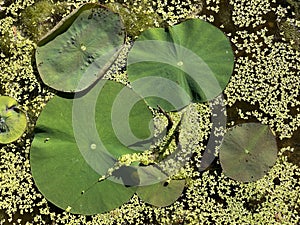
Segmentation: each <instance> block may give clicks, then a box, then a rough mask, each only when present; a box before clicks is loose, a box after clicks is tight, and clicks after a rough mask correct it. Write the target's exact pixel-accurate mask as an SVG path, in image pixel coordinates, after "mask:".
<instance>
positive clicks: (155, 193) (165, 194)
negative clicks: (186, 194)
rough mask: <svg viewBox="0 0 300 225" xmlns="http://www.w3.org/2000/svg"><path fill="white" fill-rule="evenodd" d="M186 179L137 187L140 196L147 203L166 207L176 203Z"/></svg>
mask: <svg viewBox="0 0 300 225" xmlns="http://www.w3.org/2000/svg"><path fill="white" fill-rule="evenodd" d="M184 185H185V180H171V181H168V182H167V181H164V182H159V183H156V184H152V185H148V186H140V187H138V189H137V194H138V196H139V197H140V198H141V199H142V200H143V201H144V202H146V203H149V204H151V205H154V206H158V207H165V206H168V205H171V204H172V203H174V202H175V201H176V200H177V199H178V198H179V197H180V195H181V194H182V191H183V189H184Z"/></svg>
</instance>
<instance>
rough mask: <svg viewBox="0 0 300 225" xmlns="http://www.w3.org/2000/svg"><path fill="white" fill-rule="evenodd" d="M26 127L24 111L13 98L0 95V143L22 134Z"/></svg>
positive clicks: (13, 139) (12, 139) (10, 140)
mask: <svg viewBox="0 0 300 225" xmlns="http://www.w3.org/2000/svg"><path fill="white" fill-rule="evenodd" d="M26 127H27V119H26V115H25V113H24V112H23V111H22V110H20V109H19V108H18V103H17V101H16V100H15V99H14V98H11V97H8V96H0V143H3V144H7V143H10V142H13V141H15V140H17V139H18V138H19V137H21V136H22V134H23V133H24V131H25V130H26Z"/></svg>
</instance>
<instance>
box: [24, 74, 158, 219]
mask: <svg viewBox="0 0 300 225" xmlns="http://www.w3.org/2000/svg"><path fill="white" fill-rule="evenodd" d="M124 90H125V93H129V92H130V91H131V90H130V89H129V88H127V87H124V86H123V85H122V84H119V83H116V82H113V81H106V80H101V81H100V82H99V83H98V84H97V85H96V86H95V87H94V88H93V89H92V90H91V91H90V92H88V93H87V94H86V95H84V96H83V97H80V98H78V99H74V100H73V99H64V98H61V97H58V96H55V97H54V98H53V99H51V100H50V101H49V103H48V104H47V105H46V107H45V109H44V110H43V112H42V113H41V115H40V117H39V119H38V121H37V126H36V130H35V137H34V140H33V143H32V147H31V152H30V163H31V168H32V175H33V178H34V180H35V183H36V185H37V187H38V188H39V190H40V191H41V193H42V194H43V195H44V196H45V197H46V198H47V199H48V200H49V201H51V202H52V203H54V204H55V205H57V206H58V207H60V208H62V209H68V211H69V210H70V212H72V213H80V214H96V213H102V212H105V211H109V210H111V209H114V208H116V207H119V206H120V205H122V204H123V203H125V202H126V201H128V199H129V198H130V197H131V196H132V195H133V193H134V192H135V188H133V187H125V185H124V181H122V179H124V177H114V178H113V177H110V178H108V179H105V180H102V181H100V182H99V181H98V179H99V178H100V177H101V176H102V175H106V173H107V170H108V169H109V168H111V167H112V166H113V165H114V163H115V162H116V158H115V157H118V156H120V155H122V154H127V153H132V152H134V150H133V149H130V148H128V147H126V146H124V144H122V143H121V142H120V141H118V139H117V137H116V134H115V133H114V130H113V128H112V124H111V123H110V121H111V120H112V119H111V116H112V115H111V109H110V107H111V106H112V105H113V102H114V100H115V99H116V96H118V93H123V92H122V91H124ZM132 93H133V92H132V91H131V94H129V95H128V96H127V97H134V94H132ZM121 97H122V98H123V99H124V98H126V95H122V96H121ZM135 98H136V97H135ZM136 99H138V98H136ZM94 100H95V101H96V102H93V101H94ZM80 106H81V108H80ZM116 107H117V108H118V106H116ZM118 110H119V111H122V108H118ZM132 110H133V111H135V110H137V111H136V112H132V113H130V116H131V117H132V118H130V119H127V121H128V120H131V121H134V119H135V118H136V119H137V121H138V123H139V124H134V123H132V122H131V123H129V122H128V123H129V124H131V125H132V126H131V127H130V128H131V129H132V130H135V131H136V129H137V128H138V129H139V131H141V132H142V133H143V135H142V136H143V137H146V136H147V135H149V134H151V131H150V130H149V126H148V124H149V121H148V123H146V122H145V123H140V120H141V119H140V118H139V117H142V118H144V119H145V121H147V120H150V119H151V118H152V115H151V112H150V111H149V109H148V108H147V106H146V104H145V103H144V102H143V101H137V103H136V105H135V106H134V107H133V108H132ZM95 117H96V118H95ZM95 123H97V126H96V125H95ZM143 125H147V126H146V127H144V130H143V129H142V128H141V127H139V126H143ZM133 133H134V132H133ZM129 172H130V171H129ZM133 172H134V171H132V174H125V175H124V176H129V177H130V176H134V174H133ZM130 173H131V172H130Z"/></svg>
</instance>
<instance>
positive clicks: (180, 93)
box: [127, 19, 234, 110]
mask: <svg viewBox="0 0 300 225" xmlns="http://www.w3.org/2000/svg"><path fill="white" fill-rule="evenodd" d="M233 65H234V55H233V52H232V49H231V45H230V41H229V40H228V39H227V37H226V36H225V35H224V34H223V32H222V31H220V30H219V29H217V28H216V27H215V26H213V25H211V24H210V23H208V22H205V21H203V20H200V19H190V20H187V21H185V22H182V23H180V24H178V25H175V26H172V27H169V28H167V29H163V28H153V29H149V30H146V31H145V32H143V33H142V34H141V35H140V36H139V38H138V39H137V41H136V42H135V43H134V45H133V47H132V49H131V50H130V52H129V55H128V63H127V69H128V78H129V80H130V81H131V82H132V87H133V89H134V90H135V91H136V92H137V93H139V94H141V95H142V96H143V97H146V100H147V102H148V103H149V105H150V106H152V107H157V105H160V106H161V107H163V108H164V109H165V110H178V109H180V107H183V106H186V105H188V104H189V103H190V101H193V102H204V101H207V100H211V99H213V98H215V97H216V96H218V95H219V94H220V93H221V92H222V91H223V90H224V88H225V86H226V85H227V83H228V81H229V79H230V76H231V73H232V70H233ZM142 78H148V79H147V80H146V79H142ZM150 78H151V79H150ZM140 80H141V82H140ZM146 81H147V82H146ZM149 89H152V90H153V91H152V93H150V92H149ZM187 96H188V97H187ZM175 99H177V100H175ZM179 100H181V102H180V101H179ZM178 101H179V102H178ZM167 102H169V103H167ZM174 103H175V104H174Z"/></svg>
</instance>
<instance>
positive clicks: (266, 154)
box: [220, 123, 277, 182]
mask: <svg viewBox="0 0 300 225" xmlns="http://www.w3.org/2000/svg"><path fill="white" fill-rule="evenodd" d="M276 158H277V144H276V139H275V136H274V135H273V133H272V131H271V130H270V128H269V127H268V126H267V125H262V124H259V123H244V124H241V125H238V126H235V127H233V128H231V129H230V130H229V131H228V132H227V133H226V134H225V136H224V140H223V142H222V145H221V149H220V162H221V166H222V168H223V170H224V173H225V174H226V176H228V177H230V178H232V179H235V180H238V181H243V182H248V181H255V180H258V179H260V178H262V177H263V176H264V175H265V174H266V173H267V172H268V171H269V169H270V168H271V167H272V166H273V165H274V163H275V161H276Z"/></svg>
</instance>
